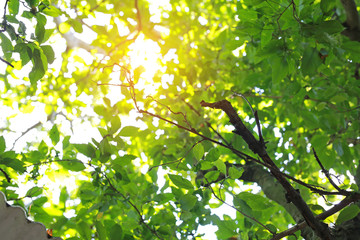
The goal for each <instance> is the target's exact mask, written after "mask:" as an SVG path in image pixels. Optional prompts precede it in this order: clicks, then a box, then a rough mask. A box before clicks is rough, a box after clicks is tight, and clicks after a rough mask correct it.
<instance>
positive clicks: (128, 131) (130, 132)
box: [119, 126, 139, 137]
mask: <svg viewBox="0 0 360 240" xmlns="http://www.w3.org/2000/svg"><path fill="white" fill-rule="evenodd" d="M138 131H139V128H138V127H134V126H126V127H123V128H122V129H121V131H120V133H119V136H123V137H135V136H136V135H137V133H138Z"/></svg>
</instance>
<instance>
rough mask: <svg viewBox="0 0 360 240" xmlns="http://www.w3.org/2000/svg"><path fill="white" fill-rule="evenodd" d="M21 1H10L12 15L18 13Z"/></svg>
mask: <svg viewBox="0 0 360 240" xmlns="http://www.w3.org/2000/svg"><path fill="white" fill-rule="evenodd" d="M19 2H20V1H18V0H11V1H9V2H8V6H9V13H10V14H11V15H17V14H18V13H19Z"/></svg>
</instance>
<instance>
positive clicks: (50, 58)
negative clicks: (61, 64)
mask: <svg viewBox="0 0 360 240" xmlns="http://www.w3.org/2000/svg"><path fill="white" fill-rule="evenodd" d="M40 47H41V49H42V50H43V52H44V54H45V56H46V59H47V62H48V63H53V62H54V60H55V53H54V50H53V49H52V47H51V46H50V45H41V46H40Z"/></svg>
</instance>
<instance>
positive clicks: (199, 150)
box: [192, 143, 204, 161]
mask: <svg viewBox="0 0 360 240" xmlns="http://www.w3.org/2000/svg"><path fill="white" fill-rule="evenodd" d="M192 152H193V155H194V157H195V159H196V160H198V161H200V160H201V158H202V156H203V155H204V147H203V145H202V144H201V143H198V144H196V145H195V146H194V147H193V149H192Z"/></svg>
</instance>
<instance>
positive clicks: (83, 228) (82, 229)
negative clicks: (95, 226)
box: [76, 220, 91, 239]
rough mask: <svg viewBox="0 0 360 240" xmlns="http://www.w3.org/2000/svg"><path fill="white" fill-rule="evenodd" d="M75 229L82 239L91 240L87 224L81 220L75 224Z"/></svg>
mask: <svg viewBox="0 0 360 240" xmlns="http://www.w3.org/2000/svg"><path fill="white" fill-rule="evenodd" d="M76 229H77V230H78V232H79V234H80V235H81V237H82V239H91V228H90V225H89V224H88V223H86V222H84V221H82V220H81V221H80V222H78V223H77V224H76Z"/></svg>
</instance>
